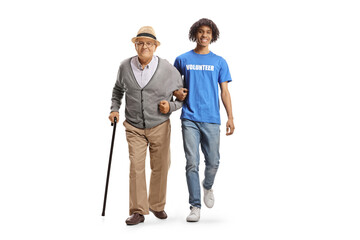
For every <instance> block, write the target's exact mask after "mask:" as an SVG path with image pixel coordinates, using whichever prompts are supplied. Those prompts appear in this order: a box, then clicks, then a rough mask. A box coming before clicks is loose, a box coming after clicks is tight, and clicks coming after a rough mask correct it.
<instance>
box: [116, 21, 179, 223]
mask: <svg viewBox="0 0 360 240" xmlns="http://www.w3.org/2000/svg"><path fill="white" fill-rule="evenodd" d="M132 42H133V43H134V44H135V49H136V52H137V54H138V55H137V56H134V57H131V58H128V59H126V60H124V61H123V62H122V63H121V65H120V67H119V71H118V76H117V80H116V83H115V86H114V89H113V94H112V98H111V100H112V105H111V113H110V116H109V119H110V121H111V122H114V117H116V118H117V120H119V109H120V105H121V101H122V98H123V96H124V95H125V99H126V102H125V118H126V120H125V121H124V126H125V128H126V140H127V142H128V145H129V158H130V179H129V182H130V187H129V189H130V198H129V201H130V204H129V205H130V206H129V213H130V217H129V218H127V219H126V224H127V225H136V224H138V223H141V222H144V220H145V218H144V215H146V214H149V211H151V212H153V213H154V215H155V216H156V217H157V218H160V219H165V218H167V214H166V212H165V211H164V208H165V202H166V182H167V174H168V169H169V167H170V131H171V126H170V119H169V116H170V114H171V113H172V112H173V111H175V110H177V109H179V108H180V107H181V106H182V102H180V101H178V99H176V101H173V92H174V91H175V90H177V89H180V88H182V87H183V81H182V78H181V76H180V74H179V72H178V71H177V70H176V69H175V68H174V67H173V66H172V65H171V64H170V63H169V62H168V61H166V60H164V59H162V58H159V57H157V56H155V55H154V52H155V51H156V48H157V47H158V46H159V45H160V42H159V41H158V40H157V39H156V35H155V31H154V29H153V28H152V27H150V26H145V27H142V28H140V30H139V31H138V34H137V36H136V37H134V38H132ZM174 94H175V92H174ZM178 95H180V96H183V97H186V92H184V91H182V92H181V93H179V94H178ZM178 95H176V96H178ZM148 147H149V152H150V167H151V170H152V172H151V178H150V190H149V197H148V195H147V187H146V176H145V158H146V152H147V148H148Z"/></svg>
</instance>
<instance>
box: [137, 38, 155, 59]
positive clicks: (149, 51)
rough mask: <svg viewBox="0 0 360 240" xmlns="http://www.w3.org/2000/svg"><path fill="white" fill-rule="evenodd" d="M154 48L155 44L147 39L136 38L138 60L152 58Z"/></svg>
mask: <svg viewBox="0 0 360 240" xmlns="http://www.w3.org/2000/svg"><path fill="white" fill-rule="evenodd" d="M156 48H157V46H156V42H155V41H154V40H151V39H149V38H138V39H137V40H136V42H135V49H136V52H137V53H138V56H139V57H140V58H145V59H148V58H152V57H153V55H154V52H155V51H156Z"/></svg>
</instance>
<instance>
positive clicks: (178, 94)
mask: <svg viewBox="0 0 360 240" xmlns="http://www.w3.org/2000/svg"><path fill="white" fill-rule="evenodd" d="M173 94H174V96H175V97H176V98H177V99H178V100H179V101H184V100H185V98H186V96H187V94H188V90H187V89H186V88H180V89H179V90H176V91H174V92H173Z"/></svg>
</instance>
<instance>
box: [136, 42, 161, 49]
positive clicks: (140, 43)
mask: <svg viewBox="0 0 360 240" xmlns="http://www.w3.org/2000/svg"><path fill="white" fill-rule="evenodd" d="M135 44H136V46H138V47H143V46H144V44H145V45H146V46H147V47H149V48H150V47H152V46H154V45H156V44H155V43H153V42H135Z"/></svg>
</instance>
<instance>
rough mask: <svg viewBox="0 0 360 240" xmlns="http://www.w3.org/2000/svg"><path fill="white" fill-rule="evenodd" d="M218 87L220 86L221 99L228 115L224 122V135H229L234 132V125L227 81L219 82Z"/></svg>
mask: <svg viewBox="0 0 360 240" xmlns="http://www.w3.org/2000/svg"><path fill="white" fill-rule="evenodd" d="M220 88H221V100H222V102H223V104H224V107H225V109H226V113H227V116H228V121H227V123H226V135H231V134H233V133H234V130H235V126H234V117H233V114H232V106H231V97H230V92H229V89H228V82H222V83H220Z"/></svg>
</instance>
